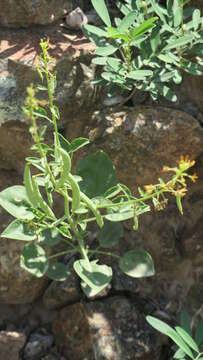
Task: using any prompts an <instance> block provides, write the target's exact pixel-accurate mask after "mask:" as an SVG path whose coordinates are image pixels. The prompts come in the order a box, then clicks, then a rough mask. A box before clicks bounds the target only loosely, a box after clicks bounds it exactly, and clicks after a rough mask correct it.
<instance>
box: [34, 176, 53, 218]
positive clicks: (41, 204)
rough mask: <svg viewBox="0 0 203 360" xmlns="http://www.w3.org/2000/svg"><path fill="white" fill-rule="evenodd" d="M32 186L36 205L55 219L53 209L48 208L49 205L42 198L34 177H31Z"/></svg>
mask: <svg viewBox="0 0 203 360" xmlns="http://www.w3.org/2000/svg"><path fill="white" fill-rule="evenodd" d="M32 187H33V192H34V195H35V198H36V200H37V202H38V207H39V208H41V209H42V210H43V211H44V213H45V214H46V215H47V216H49V217H51V218H54V219H55V215H54V213H53V211H52V210H51V209H50V207H49V206H48V205H47V203H46V201H45V200H44V199H43V197H42V195H41V193H40V191H39V187H38V185H37V183H36V181H35V179H34V178H32Z"/></svg>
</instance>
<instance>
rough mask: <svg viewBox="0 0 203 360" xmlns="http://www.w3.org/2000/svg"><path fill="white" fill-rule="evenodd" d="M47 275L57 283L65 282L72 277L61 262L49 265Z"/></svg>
mask: <svg viewBox="0 0 203 360" xmlns="http://www.w3.org/2000/svg"><path fill="white" fill-rule="evenodd" d="M46 275H47V276H48V277H49V278H50V279H52V280H55V281H64V280H66V279H67V278H68V277H69V276H70V271H68V269H67V266H66V265H64V264H62V263H60V262H53V263H51V264H49V268H48V270H47V272H46Z"/></svg>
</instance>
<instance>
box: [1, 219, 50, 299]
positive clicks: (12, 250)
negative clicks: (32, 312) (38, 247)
mask: <svg viewBox="0 0 203 360" xmlns="http://www.w3.org/2000/svg"><path fill="white" fill-rule="evenodd" d="M1 221H2V215H1ZM23 246H24V243H23V242H19V241H14V240H7V239H2V240H1V242H0V254H1V257H0V303H4V304H26V303H31V302H33V301H34V300H35V299H36V298H38V297H39V296H40V295H41V293H42V292H43V289H44V288H45V287H46V285H47V281H48V280H47V279H46V278H42V279H38V278H35V277H33V276H32V275H30V274H29V273H28V272H27V271H25V270H23V269H22V268H21V267H20V255H21V252H22V250H23Z"/></svg>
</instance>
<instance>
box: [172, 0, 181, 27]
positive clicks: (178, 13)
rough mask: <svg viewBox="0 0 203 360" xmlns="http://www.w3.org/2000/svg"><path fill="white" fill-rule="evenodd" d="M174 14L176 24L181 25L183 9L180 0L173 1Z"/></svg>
mask: <svg viewBox="0 0 203 360" xmlns="http://www.w3.org/2000/svg"><path fill="white" fill-rule="evenodd" d="M173 16H174V26H175V27H178V26H180V24H181V22H182V17H183V10H182V5H181V1H180V0H174V1H173Z"/></svg>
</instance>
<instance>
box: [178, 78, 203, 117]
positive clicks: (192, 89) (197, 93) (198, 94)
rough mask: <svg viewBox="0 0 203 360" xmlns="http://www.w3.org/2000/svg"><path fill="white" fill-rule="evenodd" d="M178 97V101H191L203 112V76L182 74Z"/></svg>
mask: <svg viewBox="0 0 203 360" xmlns="http://www.w3.org/2000/svg"><path fill="white" fill-rule="evenodd" d="M178 97H179V99H180V101H181V98H182V99H185V103H186V101H187V102H193V103H194V104H195V105H196V106H198V108H199V110H200V111H201V112H203V103H202V97H203V76H193V75H189V74H184V77H183V82H182V84H181V85H180V89H179V94H178Z"/></svg>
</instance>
